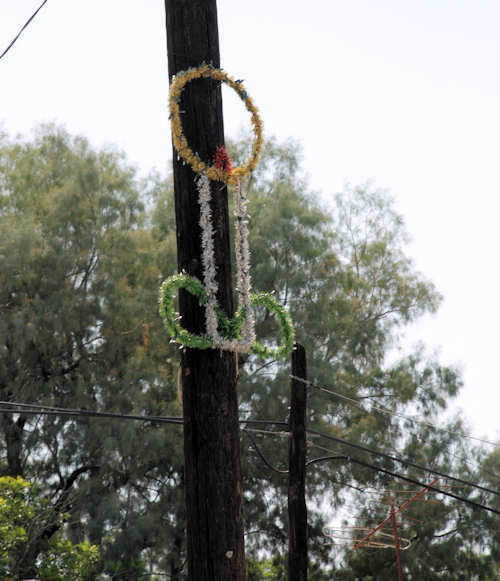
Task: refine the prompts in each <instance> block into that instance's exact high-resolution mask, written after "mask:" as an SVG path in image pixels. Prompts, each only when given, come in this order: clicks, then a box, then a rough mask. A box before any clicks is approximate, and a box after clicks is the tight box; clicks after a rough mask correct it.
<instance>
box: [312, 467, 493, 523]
mask: <svg viewBox="0 0 500 581" xmlns="http://www.w3.org/2000/svg"><path fill="white" fill-rule="evenodd" d="M327 460H346V461H348V462H354V463H355V464H359V465H360V466H364V467H365V468H370V469H371V470H376V471H377V472H382V473H383V474H388V475H389V476H392V477H393V478H399V479H400V480H404V481H406V482H410V483H411V484H417V485H418V486H421V487H422V488H427V489H428V490H432V492H437V493H439V494H444V495H445V496H449V497H451V498H454V499H455V500H459V501H460V502H465V503H466V504H468V505H470V506H472V507H473V508H479V509H481V510H487V511H489V512H492V513H494V514H500V511H499V510H496V509H494V508H491V507H490V506H486V505H485V504H480V503H479V502H475V501H474V500H469V499H468V498H464V497H463V496H458V495H457V494H453V492H447V491H446V490H441V489H440V488H437V487H436V486H431V485H430V484H426V483H425V482H421V481H420V480H415V479H414V478H410V477H408V476H403V475H402V474H399V473H397V472H391V471H390V470H386V469H385V468H380V467H379V466H375V465H374V464H370V463H369V462H363V461H362V460H358V459H357V458H352V457H351V456H346V455H339V456H323V457H321V458H314V459H313V460H309V462H307V465H308V466H309V465H311V464H314V463H317V462H325V461H327Z"/></svg>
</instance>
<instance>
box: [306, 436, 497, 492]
mask: <svg viewBox="0 0 500 581" xmlns="http://www.w3.org/2000/svg"><path fill="white" fill-rule="evenodd" d="M306 431H307V433H308V434H316V435H318V436H320V437H321V438H326V439H327V440H331V441H332V442H336V443H337V444H341V445H342V446H349V447H351V448H355V449H356V450H361V451H363V452H367V453H368V454H371V455H373V456H380V457H381V458H385V459H386V460H391V461H392V462H398V463H399V464H403V465H405V466H411V467H412V468H416V469H417V470H422V471H423V472H427V473H428V474H434V475H435V476H440V477H442V478H447V479H448V480H452V481H454V482H458V483H459V484H465V485H466V486H471V487H473V488H477V489H478V490H482V491H483V492H488V493H490V494H494V495H496V496H500V492H499V491H498V490H493V489H491V488H486V487H485V486H481V485H480V484H476V483H474V482H469V481H467V480H463V479H462V478H457V477H455V476H450V475H449V474H445V473H443V472H440V471H439V470H434V469H433V468H428V467H427V466H423V465H422V464H417V463H416V462H411V461H410V460H403V459H402V458H398V457H397V456H392V455H391V454H386V453H385V452H380V451H378V450H374V449H373V448H367V447H366V446H362V445H361V444H355V443H354V442H349V441H347V440H343V439H342V438H337V437H335V436H330V435H329V434H325V433H323V432H319V431H318V430H313V429H307V430H306Z"/></svg>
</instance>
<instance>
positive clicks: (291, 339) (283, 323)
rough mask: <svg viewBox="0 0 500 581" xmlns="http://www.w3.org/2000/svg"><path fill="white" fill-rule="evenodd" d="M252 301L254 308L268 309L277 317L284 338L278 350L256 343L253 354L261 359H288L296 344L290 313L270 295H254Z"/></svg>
mask: <svg viewBox="0 0 500 581" xmlns="http://www.w3.org/2000/svg"><path fill="white" fill-rule="evenodd" d="M250 301H251V304H252V306H257V305H259V306H261V307H266V309H268V310H269V311H270V312H271V313H274V314H275V315H276V318H277V319H278V324H279V327H280V331H281V336H282V338H283V343H282V345H280V346H279V347H277V348H276V349H272V348H270V347H265V346H264V345H262V344H261V343H259V342H258V341H255V343H254V344H253V347H252V353H255V355H257V356H258V357H260V358H261V359H283V358H285V357H288V356H289V355H290V353H291V352H292V349H293V345H294V343H295V331H294V330H293V324H292V319H291V318H290V315H289V314H288V311H287V310H286V309H285V307H283V305H280V303H279V302H278V301H277V300H276V299H275V298H274V297H273V296H272V295H271V294H269V293H255V294H252V296H251V297H250Z"/></svg>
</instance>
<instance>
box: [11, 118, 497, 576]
mask: <svg viewBox="0 0 500 581" xmlns="http://www.w3.org/2000/svg"><path fill="white" fill-rule="evenodd" d="M247 148H248V143H247V142H245V141H244V140H243V141H241V142H238V143H236V144H233V147H232V156H233V159H234V160H235V162H236V163H237V162H238V158H240V157H242V156H244V155H245V151H246V149H247ZM249 204H250V214H251V221H250V247H251V251H252V277H253V287H254V289H255V290H256V291H268V292H274V293H275V295H276V296H277V298H278V299H279V300H280V302H281V303H283V304H285V305H286V306H287V308H288V309H289V311H290V313H291V315H292V318H293V320H294V322H295V326H296V331H297V339H298V341H299V342H301V343H303V344H304V345H305V346H306V349H307V355H308V367H309V375H310V379H311V381H312V382H313V386H311V388H310V389H309V417H308V421H309V425H310V426H311V427H315V428H317V429H321V430H323V431H324V432H327V433H330V434H331V435H334V436H339V437H342V438H345V439H346V440H350V441H353V442H362V443H363V444H364V445H367V446H371V447H374V448H377V449H379V450H384V451H387V452H391V453H397V454H398V455H400V456H404V457H405V458H408V459H409V460H411V461H414V462H420V463H422V464H431V465H433V466H435V467H439V468H440V469H442V470H443V471H445V472H453V473H455V474H459V475H461V476H462V477H464V478H470V479H475V478H477V469H478V467H479V460H478V461H475V462H472V463H471V462H470V457H471V453H474V454H476V457H477V454H479V452H478V451H475V450H471V448H470V447H469V446H467V445H466V444H465V443H464V441H463V440H461V439H457V438H456V437H455V436H454V435H453V433H455V432H459V431H461V430H463V425H462V422H461V420H460V418H454V419H452V420H450V421H449V422H448V424H447V428H448V429H449V430H450V431H448V432H444V431H438V430H436V429H434V428H432V427H431V425H429V424H416V423H415V422H412V421H410V420H408V419H405V418H404V417H403V415H413V414H415V415H418V416H419V417H424V418H425V419H426V421H428V422H437V421H439V420H440V417H441V414H442V413H443V411H444V410H445V409H446V406H447V404H448V402H449V400H450V398H452V397H453V396H455V395H456V393H457V391H458V389H459V388H460V377H459V375H458V373H457V371H456V370H455V369H454V368H452V367H446V366H443V365H442V364H440V362H439V361H437V360H435V359H433V358H432V357H429V356H428V355H427V354H426V353H425V350H424V349H423V348H421V347H416V348H415V349H414V350H413V351H408V352H402V351H399V350H398V345H399V340H400V338H401V336H402V335H403V334H404V331H405V327H406V326H407V325H408V324H409V323H411V322H412V321H414V320H415V319H417V318H418V317H419V316H421V315H423V314H426V313H433V312H435V310H436V309H437V308H438V305H439V302H440V296H439V294H438V293H437V291H436V290H435V288H434V287H433V285H432V284H431V283H430V282H429V281H427V280H425V278H424V277H423V276H422V275H421V274H420V273H418V271H417V270H416V269H415V266H414V265H413V263H412V261H411V260H410V259H409V258H408V255H407V253H406V247H405V245H406V242H407V236H406V232H405V228H404V223H403V221H402V219H401V217H400V216H399V215H398V214H397V212H395V210H394V205H393V202H392V200H391V198H390V197H389V196H388V195H387V194H386V193H384V192H381V191H378V190H375V189H374V188H372V187H370V186H369V185H367V186H364V187H358V188H350V187H348V188H346V189H345V191H344V192H343V193H342V194H339V195H338V196H337V197H335V198H332V200H331V201H330V205H328V206H327V205H322V204H321V203H320V202H319V200H318V198H317V197H316V196H315V195H314V194H313V193H312V192H311V191H310V190H309V188H308V185H307V182H306V180H305V179H304V178H303V176H302V174H301V171H300V155H299V150H298V148H297V146H296V145H295V144H294V143H292V142H289V143H285V144H277V143H276V142H275V141H272V140H271V141H269V142H268V144H267V146H266V151H265V154H264V159H263V163H262V164H261V165H260V166H259V168H258V169H257V172H256V173H255V175H254V176H253V177H252V180H251V182H250V184H249ZM175 271H176V259H175V223H174V213H173V196H172V188H171V183H170V182H169V181H168V180H165V179H163V178H161V177H159V176H151V177H150V178H148V179H147V180H144V181H142V182H140V181H138V180H137V178H136V175H135V172H134V170H133V169H132V168H130V167H129V166H128V165H127V164H126V162H125V159H124V158H123V156H121V155H119V154H118V153H116V152H114V151H95V150H94V149H92V148H91V147H90V146H89V144H88V143H87V141H86V140H84V139H82V138H74V137H71V136H69V135H68V134H67V133H66V132H64V131H62V130H60V129H57V128H54V127H45V128H41V129H40V130H39V132H38V134H37V135H36V136H35V139H34V140H33V141H29V142H28V141H16V142H10V141H9V140H8V139H7V138H4V139H3V142H2V143H1V144H0V309H1V313H2V316H1V318H0V393H1V399H2V400H3V401H4V402H37V403H44V404H47V405H52V406H60V407H69V408H86V409H92V410H106V411H114V412H120V413H143V414H151V415H161V414H163V415H181V414H182V410H181V408H180V404H179V400H180V398H179V393H178V381H177V372H178V358H177V353H178V349H177V347H176V346H175V345H172V344H170V343H169V340H168V337H167V336H166V334H165V332H164V330H163V327H162V325H161V321H160V319H159V316H158V314H157V293H158V287H159V284H160V282H161V280H162V279H163V278H165V277H166V276H168V275H169V274H172V273H173V272H175ZM257 323H258V325H257V334H258V338H259V340H260V341H261V342H264V343H269V344H273V343H274V342H275V341H276V335H277V325H276V323H275V322H274V321H273V319H272V317H270V316H269V313H267V312H266V311H265V310H262V311H258V312H257ZM289 373H290V370H289V366H288V364H287V362H274V361H266V362H263V361H260V360H258V359H257V358H256V357H254V356H251V357H249V358H241V366H240V374H241V381H240V387H239V389H240V401H241V415H242V416H243V417H245V416H252V417H261V418H276V419H280V420H285V419H286V417H287V415H288V402H289V383H290V380H289ZM321 386H323V387H326V388H327V389H328V391H329V392H330V393H327V392H325V391H324V390H323V391H322V390H320V389H318V388H319V387H321ZM332 392H334V393H335V394H341V396H342V397H340V396H339V395H334V393H332ZM346 398H351V399H346ZM353 400H355V401H353ZM381 408H384V409H385V410H388V412H390V413H384V412H382V411H380V410H381ZM394 414H396V415H394ZM0 422H1V423H0V429H1V433H2V441H1V444H0V447H1V454H2V455H1V462H2V463H1V464H0V471H1V473H2V474H3V475H5V476H14V477H15V476H18V475H21V476H23V477H25V478H29V479H33V480H36V481H37V482H39V483H42V482H43V483H44V490H43V492H44V494H46V495H47V496H48V497H50V498H51V506H52V508H53V510H55V511H56V512H58V513H60V514H68V515H70V518H69V522H68V525H67V528H68V535H69V539H70V541H71V542H73V543H80V542H84V541H86V540H87V541H89V542H90V543H92V544H95V545H98V546H99V547H100V553H101V559H100V562H99V574H100V575H101V578H102V579H113V580H124V581H125V580H135V579H137V578H139V577H141V578H148V577H149V578H150V579H155V575H156V574H162V575H168V576H169V577H170V579H175V580H180V579H183V578H185V571H184V561H185V541H184V522H183V488H182V434H181V430H180V429H179V428H178V427H176V426H165V425H162V424H155V423H153V422H130V421H120V420H100V419H93V418H84V419H82V418H80V419H76V418H74V417H68V416H59V415H54V416H46V417H43V418H39V417H36V416H31V415H28V414H17V415H12V414H10V413H6V412H0ZM242 446H243V460H244V490H245V498H246V505H245V519H246V526H247V532H248V535H247V543H246V544H247V552H248V557H249V578H257V577H258V576H259V575H260V578H266V575H267V576H268V577H269V576H270V575H271V578H276V579H278V578H281V577H280V576H283V575H284V574H285V566H284V564H285V563H286V535H287V532H286V514H287V513H286V476H285V475H283V474H281V473H279V472H276V471H272V470H270V469H269V468H268V467H267V466H266V465H264V464H263V463H262V461H261V459H260V457H259V455H258V454H256V449H255V448H256V446H258V447H259V449H260V450H261V452H262V453H263V454H264V455H265V456H266V457H267V458H268V460H269V462H270V463H271V464H273V465H274V466H275V467H277V468H278V469H281V470H283V469H285V468H286V467H287V447H288V440H287V438H286V437H283V436H282V435H279V434H278V435H276V434H275V435H273V434H266V433H261V432H249V431H248V430H245V431H243V433H242ZM318 446H320V447H318ZM325 448H326V450H325ZM332 453H334V454H346V453H348V454H350V455H352V456H357V457H358V458H360V459H363V460H365V461H369V462H373V463H377V462H378V465H379V466H382V467H385V468H388V469H389V470H394V469H399V470H400V471H403V472H405V473H408V471H407V470H405V469H404V468H403V467H401V466H395V465H394V464H393V463H391V462H389V461H380V459H379V460H377V459H374V458H371V457H370V456H367V455H366V454H363V453H361V452H359V453H357V454H354V453H353V452H352V451H351V450H349V451H346V449H344V448H343V447H342V446H339V445H336V444H333V443H328V442H327V443H326V444H325V442H324V441H322V440H321V441H320V440H318V439H316V438H312V439H311V444H310V448H309V457H310V458H311V459H312V458H314V457H318V456H324V455H328V454H332ZM494 461H495V459H494V458H493V457H488V458H486V459H485V462H486V463H488V462H489V463H494ZM485 465H486V464H485ZM492 472H493V473H494V472H495V470H492ZM413 476H417V477H418V478H419V479H424V480H425V478H426V476H425V475H422V474H413ZM485 478H486V476H485ZM427 481H428V480H427ZM405 487H406V488H407V489H408V490H409V489H410V488H411V489H412V490H415V487H413V488H412V487H411V486H406V485H404V484H398V485H396V483H395V482H394V480H393V479H390V478H387V477H386V476H383V475H381V474H380V473H377V472H374V471H372V470H368V469H366V468H363V467H360V466H356V465H355V464H350V463H348V462H323V463H318V464H314V465H311V467H310V468H309V471H308V495H309V498H308V502H309V522H310V531H309V532H310V555H311V568H310V570H311V579H314V580H316V581H322V580H323V579H330V578H332V575H335V578H339V579H340V578H342V577H341V575H343V578H344V579H363V578H365V577H366V578H367V579H368V578H371V579H373V580H375V579H386V578H388V577H390V576H395V569H394V554H393V551H392V550H391V549H384V550H382V551H378V552H377V553H376V555H373V552H374V551H373V550H371V552H369V551H368V550H367V549H366V550H362V551H359V552H356V553H352V551H350V550H349V547H347V549H346V548H345V547H344V548H342V547H340V548H339V547H337V546H335V547H334V548H332V547H331V546H330V545H328V544H325V542H324V540H325V537H324V535H322V532H321V528H322V526H323V525H324V524H325V521H326V519H328V518H330V514H333V513H334V512H335V511H338V510H343V513H342V514H345V515H346V522H348V523H349V522H351V521H352V520H354V519H361V521H362V523H363V524H366V523H368V522H373V519H376V518H378V517H379V516H381V514H383V513H384V510H385V508H384V506H383V505H381V503H380V501H379V500H375V501H374V500H373V498H374V497H375V498H377V499H379V498H380V496H378V497H376V496H375V495H374V494H372V495H370V494H368V493H367V492H366V489H369V490H371V491H375V492H376V491H377V490H381V489H391V490H394V491H399V490H402V489H405ZM463 493H464V494H466V495H470V497H471V498H478V496H477V494H476V493H475V492H474V491H473V490H465V491H463ZM394 495H395V498H396V501H397V502H400V500H401V499H402V498H407V496H406V497H405V496H404V494H403V493H400V492H394ZM398 495H399V496H398ZM483 500H485V499H483ZM325 506H328V507H329V508H328V509H325ZM407 514H408V517H412V518H414V519H416V520H414V521H409V520H408V522H411V527H410V530H409V531H408V535H410V537H411V539H412V543H413V544H412V548H411V549H410V550H409V551H407V552H406V553H405V557H404V559H406V560H405V562H404V564H405V571H406V573H407V575H408V578H412V579H426V578H428V579H431V578H437V576H439V578H449V579H459V578H460V577H458V575H459V573H458V571H459V570H460V567H461V568H462V570H467V571H468V573H467V574H469V577H467V578H470V579H473V578H474V575H478V574H480V573H478V571H481V574H482V573H484V574H485V575H486V573H485V572H486V570H488V571H489V570H490V569H491V567H490V564H489V563H490V561H492V559H487V558H485V557H484V556H481V552H484V551H482V548H481V547H483V544H484V546H490V544H489V543H490V541H491V539H497V536H495V535H496V533H495V532H494V531H495V529H494V528H491V531H492V532H491V533H488V534H486V533H483V532H481V531H482V530H483V529H482V527H484V526H486V525H487V526H488V527H489V526H491V527H493V525H492V520H490V519H488V518H485V517H484V515H483V514H481V515H480V516H478V514H477V513H475V512H472V511H471V510H470V509H467V508H464V507H463V506H462V505H458V504H457V503H455V502H451V501H450V502H448V501H445V502H442V503H441V504H439V505H435V506H434V505H432V504H429V503H427V504H426V503H420V504H419V505H418V506H417V505H416V504H415V506H414V507H413V508H412V509H411V511H408V513H407ZM419 521H421V522H419ZM454 529H458V530H459V531H460V533H459V534H458V533H454V532H449V531H453V530H454ZM54 534H56V531H55V532H54ZM482 543H483V544H482ZM36 550H38V551H39V553H38V554H40V552H41V550H42V549H41V547H37V548H36ZM36 550H35V552H36ZM445 554H446V556H445ZM406 555H408V558H406ZM410 555H411V556H412V557H410ZM464 567H465V569H464ZM488 568H489V569H488ZM488 574H489V573H488ZM272 575H274V576H275V577H272ZM445 575H448V577H446V576H445ZM252 576H253V577H252ZM256 576H257V577H256ZM483 578H485V579H486V578H487V577H486V576H484V577H483Z"/></svg>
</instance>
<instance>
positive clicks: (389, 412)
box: [290, 375, 499, 448]
mask: <svg viewBox="0 0 500 581" xmlns="http://www.w3.org/2000/svg"><path fill="white" fill-rule="evenodd" d="M290 377H291V378H292V379H295V380H297V381H302V382H304V383H307V384H308V385H310V386H311V387H313V388H314V389H317V390H318V391H322V392H324V393H328V394H329V395H333V396H334V397H338V398H340V399H343V400H344V401H347V402H348V403H349V404H351V405H355V406H356V407H358V408H360V409H361V410H362V411H364V412H365V413H370V412H371V411H372V410H374V411H376V412H379V413H382V414H387V415H391V416H395V417H398V418H401V419H404V420H407V421H409V422H413V423H415V424H421V425H423V426H427V427H430V428H434V429H435V430H440V431H441V432H446V433H448V434H451V435H452V436H455V437H458V438H466V439H468V440H474V441H476V442H481V443H482V444H488V445H489V446H494V447H496V448H498V447H499V444H498V443H496V442H492V441H491V440H486V439H484V438H478V437H476V436H471V435H470V434H465V433H463V432H457V431H455V430H450V429H448V428H443V427H441V426H438V425H437V424H435V423H433V422H429V421H426V420H420V419H418V418H414V417H412V416H407V415H405V414H402V413H400V412H394V411H392V410H390V409H387V408H385V407H382V406H378V405H375V404H373V403H372V404H371V409H370V410H368V409H366V408H365V407H364V406H363V405H362V404H361V402H360V401H359V400H358V399H355V398H353V397H350V396H347V395H345V394H342V393H339V392H338V391H333V388H332V387H331V386H321V385H316V384H314V383H313V382H311V381H308V380H305V379H302V378H300V377H295V376H293V375H290ZM327 387H328V389H327Z"/></svg>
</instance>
